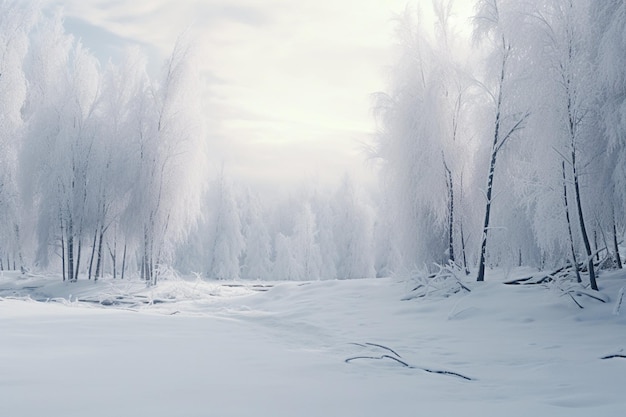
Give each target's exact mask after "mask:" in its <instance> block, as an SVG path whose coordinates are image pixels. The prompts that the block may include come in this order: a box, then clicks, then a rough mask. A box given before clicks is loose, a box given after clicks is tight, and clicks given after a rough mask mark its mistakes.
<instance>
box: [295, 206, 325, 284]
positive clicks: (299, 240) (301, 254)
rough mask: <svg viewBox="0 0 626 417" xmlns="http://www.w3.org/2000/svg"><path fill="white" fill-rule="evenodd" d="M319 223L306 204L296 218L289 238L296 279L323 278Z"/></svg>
mask: <svg viewBox="0 0 626 417" xmlns="http://www.w3.org/2000/svg"><path fill="white" fill-rule="evenodd" d="M317 234H318V228H317V221H316V218H315V213H313V211H312V210H311V206H310V204H309V203H305V204H304V205H303V206H302V208H301V210H300V211H299V212H298V213H297V214H296V216H295V224H294V228H293V234H292V236H290V238H289V243H290V244H291V246H292V247H291V250H292V252H291V253H292V255H293V259H294V260H295V265H296V267H297V269H296V271H295V275H294V278H295V279H296V280H298V281H302V280H318V279H320V278H321V275H320V273H321V270H322V256H321V252H320V247H319V243H318V242H317Z"/></svg>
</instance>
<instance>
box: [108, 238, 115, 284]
mask: <svg viewBox="0 0 626 417" xmlns="http://www.w3.org/2000/svg"><path fill="white" fill-rule="evenodd" d="M107 248H108V249H109V255H110V256H111V267H112V268H113V271H112V272H113V279H116V278H117V237H114V239H113V248H111V245H109V243H107Z"/></svg>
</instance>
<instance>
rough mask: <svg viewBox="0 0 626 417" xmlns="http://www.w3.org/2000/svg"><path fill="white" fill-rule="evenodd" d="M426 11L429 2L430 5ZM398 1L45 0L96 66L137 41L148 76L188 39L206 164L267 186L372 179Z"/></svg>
mask: <svg viewBox="0 0 626 417" xmlns="http://www.w3.org/2000/svg"><path fill="white" fill-rule="evenodd" d="M427 3H430V1H427ZM406 4H407V2H406V0H341V1H336V0H297V1H288V0H196V1H194V0H177V1H171V0H135V1H132V2H128V1H123V0H66V1H58V0H50V1H48V6H50V7H54V6H57V5H60V6H61V7H62V8H63V10H64V15H65V16H66V30H67V31H68V32H70V33H72V34H73V35H75V36H76V37H77V38H79V39H81V41H82V42H83V44H84V45H85V46H87V47H88V48H89V49H90V50H91V51H92V52H93V53H94V54H95V55H96V56H98V58H100V59H101V61H103V62H106V61H108V59H109V57H111V58H112V59H113V60H115V59H116V58H119V56H120V51H121V50H122V49H123V48H124V47H125V46H127V45H133V44H138V45H140V46H142V47H143V49H144V51H146V53H147V55H148V56H149V57H150V60H151V63H152V66H153V67H154V68H155V73H156V72H157V71H156V68H157V67H158V66H159V65H161V64H162V62H163V61H164V60H165V59H166V57H167V55H168V53H169V52H170V51H171V50H172V48H173V45H174V43H175V41H176V39H177V37H178V36H179V35H180V34H181V33H182V32H184V31H185V30H190V31H191V33H192V36H193V38H194V39H196V40H197V47H198V51H199V54H200V58H201V59H200V66H201V68H200V71H201V74H202V85H201V86H199V88H201V89H202V91H203V97H204V100H205V106H206V109H205V110H204V114H205V116H206V122H207V126H208V132H207V140H208V142H209V149H210V160H211V162H210V163H211V164H212V165H213V167H210V168H209V169H214V170H215V172H216V173H217V172H219V171H221V170H222V169H223V170H224V171H225V172H226V174H227V175H229V176H230V177H233V178H234V179H236V180H244V181H247V182H249V183H250V184H256V185H260V186H266V187H274V186H275V185H276V184H286V185H289V184H298V183H299V182H302V180H314V181H317V182H320V183H322V184H326V183H332V182H333V181H336V180H338V179H340V178H342V177H343V176H344V174H345V173H349V174H350V175H351V176H352V177H353V178H355V179H357V180H359V181H363V182H366V183H367V182H373V181H374V178H375V163H374V162H373V161H371V160H369V162H368V159H369V158H368V157H367V153H366V152H365V148H367V146H370V145H372V143H373V142H372V138H373V134H374V132H375V129H376V126H375V121H374V117H373V114H372V104H373V102H372V94H373V93H375V92H377V91H383V90H384V89H385V88H386V86H387V85H388V80H387V79H388V76H389V66H390V65H391V64H392V63H393V53H394V52H393V51H394V49H393V45H394V42H395V41H394V36H393V34H394V16H396V15H397V14H399V13H402V12H403V11H404V9H405V7H406Z"/></svg>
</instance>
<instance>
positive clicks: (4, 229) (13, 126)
mask: <svg viewBox="0 0 626 417" xmlns="http://www.w3.org/2000/svg"><path fill="white" fill-rule="evenodd" d="M38 18H39V14H38V12H37V11H36V10H35V9H34V8H33V5H31V4H24V3H21V2H15V1H4V2H2V3H0V242H1V243H0V268H2V267H5V268H7V269H10V268H11V267H12V265H11V264H10V260H11V257H12V258H13V267H15V266H16V265H15V264H16V258H17V261H18V262H19V266H20V267H24V263H23V259H22V243H21V238H20V230H21V223H22V219H21V216H20V212H21V207H22V204H21V196H20V192H19V186H18V162H19V161H18V158H19V154H20V149H21V145H22V143H21V142H22V136H23V134H24V121H23V118H22V114H21V110H22V106H23V105H24V103H25V100H26V96H27V80H26V76H25V74H24V68H23V62H24V58H25V57H26V54H27V52H28V46H29V34H30V31H31V29H32V27H33V25H34V24H35V23H36V21H37V20H38ZM5 261H6V263H5Z"/></svg>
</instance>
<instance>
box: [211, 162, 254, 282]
mask: <svg viewBox="0 0 626 417" xmlns="http://www.w3.org/2000/svg"><path fill="white" fill-rule="evenodd" d="M210 192H211V194H212V195H213V197H212V198H211V199H210V201H211V205H210V207H211V208H210V210H213V213H212V220H211V221H210V222H209V230H208V231H207V232H208V233H209V246H208V248H207V249H208V250H209V252H208V254H207V255H208V259H209V265H208V269H207V276H208V277H211V278H216V279H238V278H240V276H241V268H240V257H241V256H242V255H243V253H244V250H245V244H246V241H245V239H244V236H243V234H242V225H241V219H240V214H239V207H238V205H237V202H236V200H235V195H234V192H233V186H232V184H231V183H230V181H229V180H228V179H226V178H225V177H224V175H223V174H221V175H220V176H219V178H218V179H217V181H216V184H215V186H214V187H213V190H211V191H210Z"/></svg>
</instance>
